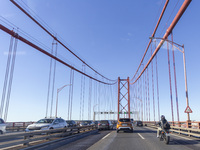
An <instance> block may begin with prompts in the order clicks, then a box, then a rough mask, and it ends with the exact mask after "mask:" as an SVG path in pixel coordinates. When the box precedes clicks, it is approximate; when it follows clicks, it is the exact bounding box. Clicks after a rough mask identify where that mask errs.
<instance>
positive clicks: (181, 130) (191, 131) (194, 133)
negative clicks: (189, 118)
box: [144, 122, 200, 138]
mask: <svg viewBox="0 0 200 150" xmlns="http://www.w3.org/2000/svg"><path fill="white" fill-rule="evenodd" d="M144 124H145V126H147V127H150V128H154V129H157V128H158V126H157V124H156V123H155V122H151V123H147V122H144ZM191 127H195V126H191ZM170 132H172V133H178V134H182V135H187V136H189V137H195V138H200V129H197V128H196V129H195V128H186V127H178V126H172V125H171V129H170Z"/></svg>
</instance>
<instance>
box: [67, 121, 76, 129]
mask: <svg viewBox="0 0 200 150" xmlns="http://www.w3.org/2000/svg"><path fill="white" fill-rule="evenodd" d="M66 122H67V127H76V122H75V121H74V120H66Z"/></svg>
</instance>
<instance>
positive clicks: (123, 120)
mask: <svg viewBox="0 0 200 150" xmlns="http://www.w3.org/2000/svg"><path fill="white" fill-rule="evenodd" d="M119 121H120V122H130V119H129V118H123V119H119Z"/></svg>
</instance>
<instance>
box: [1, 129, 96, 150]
mask: <svg viewBox="0 0 200 150" xmlns="http://www.w3.org/2000/svg"><path fill="white" fill-rule="evenodd" d="M94 129H97V127H96V126H83V127H70V128H64V129H52V130H46V131H33V132H21V133H12V134H5V135H0V141H1V143H0V149H1V148H6V147H13V146H16V145H21V146H22V145H24V146H29V145H30V143H31V142H36V141H43V142H45V141H47V140H50V139H51V140H54V139H58V138H62V137H65V136H69V135H72V134H78V133H82V132H86V131H91V130H94Z"/></svg>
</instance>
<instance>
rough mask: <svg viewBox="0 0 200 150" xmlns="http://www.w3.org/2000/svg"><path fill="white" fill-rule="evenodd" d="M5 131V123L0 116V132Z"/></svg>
mask: <svg viewBox="0 0 200 150" xmlns="http://www.w3.org/2000/svg"><path fill="white" fill-rule="evenodd" d="M5 132H6V124H5V122H4V120H3V119H1V118H0V134H4V133H5Z"/></svg>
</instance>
